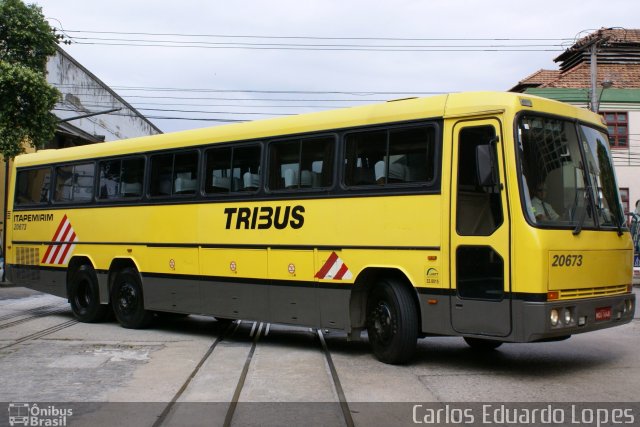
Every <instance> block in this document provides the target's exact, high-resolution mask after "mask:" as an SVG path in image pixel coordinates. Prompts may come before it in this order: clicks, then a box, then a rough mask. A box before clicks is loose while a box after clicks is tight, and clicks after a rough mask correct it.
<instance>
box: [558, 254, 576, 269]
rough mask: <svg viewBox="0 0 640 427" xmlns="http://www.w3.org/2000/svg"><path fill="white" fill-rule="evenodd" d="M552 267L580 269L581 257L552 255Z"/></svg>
mask: <svg viewBox="0 0 640 427" xmlns="http://www.w3.org/2000/svg"><path fill="white" fill-rule="evenodd" d="M551 266H552V267H582V255H554V256H553V262H552V263H551Z"/></svg>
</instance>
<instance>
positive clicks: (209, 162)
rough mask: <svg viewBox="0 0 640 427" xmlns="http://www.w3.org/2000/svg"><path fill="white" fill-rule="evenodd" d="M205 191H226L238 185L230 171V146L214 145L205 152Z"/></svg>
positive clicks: (236, 178) (235, 177)
mask: <svg viewBox="0 0 640 427" xmlns="http://www.w3.org/2000/svg"><path fill="white" fill-rule="evenodd" d="M205 171H206V172H205V189H204V191H205V193H207V194H211V193H228V192H230V191H232V190H236V189H237V188H238V187H239V185H240V177H239V176H234V175H232V173H231V148H229V147H216V148H210V149H208V150H207V151H206V152H205Z"/></svg>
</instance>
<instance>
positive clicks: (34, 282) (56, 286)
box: [6, 265, 67, 298]
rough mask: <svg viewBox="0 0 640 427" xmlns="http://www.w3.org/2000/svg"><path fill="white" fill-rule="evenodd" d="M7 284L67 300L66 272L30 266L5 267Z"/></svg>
mask: <svg viewBox="0 0 640 427" xmlns="http://www.w3.org/2000/svg"><path fill="white" fill-rule="evenodd" d="M6 274H7V279H8V280H9V282H11V283H13V284H14V285H18V286H24V287H25V288H30V289H34V290H36V291H39V292H44V293H46V294H51V295H55V296H58V297H62V298H67V270H52V269H41V268H39V267H38V266H30V265H7V266H6Z"/></svg>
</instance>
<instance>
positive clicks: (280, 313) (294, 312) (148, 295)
mask: <svg viewBox="0 0 640 427" xmlns="http://www.w3.org/2000/svg"><path fill="white" fill-rule="evenodd" d="M143 287H144V301H145V308H147V309H148V310H154V311H169V312H179V313H191V314H204V315H210V316H214V317H220V318H227V319H243V320H260V321H266V322H273V323H284V324H291V325H301V326H310V327H322V328H331V329H348V328H349V327H350V322H349V300H350V296H351V289H350V288H345V289H334V288H329V289H328V288H319V287H318V286H314V285H311V286H309V285H308V284H304V285H299V284H296V283H295V282H292V283H291V285H288V284H282V285H281V284H263V283H259V282H257V281H256V283H245V282H242V283H239V282H222V281H217V280H206V279H203V278H199V279H193V280H191V279H185V278H180V279H173V278H170V277H162V278H158V277H154V276H147V277H145V276H144V275H143Z"/></svg>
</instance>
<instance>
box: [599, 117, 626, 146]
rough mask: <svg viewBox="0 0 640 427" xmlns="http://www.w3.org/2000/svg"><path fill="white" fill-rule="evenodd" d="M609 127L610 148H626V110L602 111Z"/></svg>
mask: <svg viewBox="0 0 640 427" xmlns="http://www.w3.org/2000/svg"><path fill="white" fill-rule="evenodd" d="M602 115H603V117H604V120H605V121H606V122H607V128H608V129H609V138H610V143H611V148H627V147H628V146H629V121H628V117H627V113H626V112H605V113H602Z"/></svg>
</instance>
